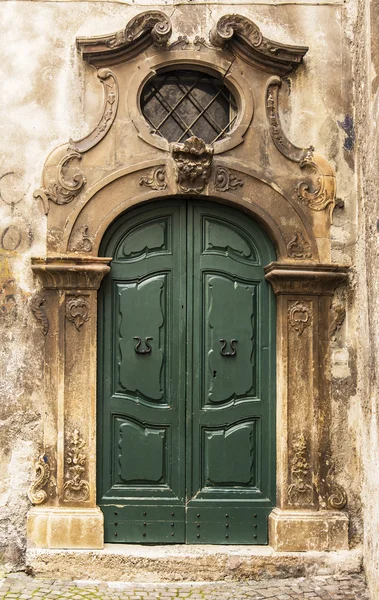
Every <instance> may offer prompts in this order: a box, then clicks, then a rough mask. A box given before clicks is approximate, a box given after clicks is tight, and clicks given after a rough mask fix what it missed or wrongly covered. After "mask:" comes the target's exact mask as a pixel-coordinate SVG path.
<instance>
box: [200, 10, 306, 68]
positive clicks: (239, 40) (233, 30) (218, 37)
mask: <svg viewBox="0 0 379 600" xmlns="http://www.w3.org/2000/svg"><path fill="white" fill-rule="evenodd" d="M209 39H210V41H211V43H212V44H213V45H214V46H216V47H217V48H223V47H224V46H225V45H226V44H227V43H228V42H229V43H230V42H232V43H233V49H234V50H236V51H237V53H238V54H241V55H242V56H243V57H244V58H245V59H246V60H247V61H248V62H249V63H254V64H255V65H256V66H259V67H260V68H266V69H267V68H269V69H270V70H271V71H272V70H274V72H275V71H276V72H277V73H280V74H285V73H289V72H290V71H292V70H293V69H294V68H296V67H297V66H298V65H299V64H300V63H301V61H302V59H303V57H304V55H305V54H306V53H307V51H308V48H306V47H305V46H290V45H285V44H280V43H278V42H274V41H272V40H269V39H267V38H265V37H263V35H262V33H261V31H260V29H259V27H258V26H257V25H256V24H255V23H253V21H250V19H248V18H246V17H243V16H241V15H224V16H223V17H221V19H219V21H218V22H217V24H216V25H215V27H213V29H212V30H211V32H210V34H209Z"/></svg>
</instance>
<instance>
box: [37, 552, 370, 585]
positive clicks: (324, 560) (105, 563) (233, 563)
mask: <svg viewBox="0 0 379 600" xmlns="http://www.w3.org/2000/svg"><path fill="white" fill-rule="evenodd" d="M26 566H27V572H28V573H29V574H33V575H35V576H36V577H42V578H43V577H45V578H48V579H52V578H58V579H59V578H64V579H85V580H86V579H94V580H98V581H135V582H149V583H151V582H152V581H153V582H161V581H162V582H164V581H171V582H172V581H222V580H243V579H247V580H248V579H250V580H263V579H272V578H282V579H283V578H287V577H307V576H314V575H339V574H352V573H359V572H361V570H362V551H361V549H353V550H344V551H340V552H275V551H274V550H273V549H272V548H270V547H269V546H254V547H249V546H186V545H170V546H140V545H127V544H105V546H104V548H103V549H102V550H64V549H63V550H61V549H59V550H45V549H30V548H29V549H28V550H27V552H26Z"/></svg>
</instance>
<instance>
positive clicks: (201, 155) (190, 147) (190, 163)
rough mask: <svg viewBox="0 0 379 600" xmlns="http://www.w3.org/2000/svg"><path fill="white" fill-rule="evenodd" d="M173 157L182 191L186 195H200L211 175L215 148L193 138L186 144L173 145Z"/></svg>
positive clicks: (177, 179)
mask: <svg viewBox="0 0 379 600" xmlns="http://www.w3.org/2000/svg"><path fill="white" fill-rule="evenodd" d="M172 155H173V158H174V161H175V164H176V168H177V177H176V182H177V183H178V187H179V189H180V191H181V192H184V193H185V194H188V193H191V192H192V193H195V194H200V193H201V192H202V191H203V190H204V188H205V186H206V185H207V184H208V181H209V178H210V175H211V168H212V158H213V147H212V146H209V145H208V144H206V143H205V142H204V141H203V140H202V139H200V138H198V137H196V136H192V137H190V138H188V140H186V141H185V142H184V144H172Z"/></svg>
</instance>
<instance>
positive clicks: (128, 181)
mask: <svg viewBox="0 0 379 600" xmlns="http://www.w3.org/2000/svg"><path fill="white" fill-rule="evenodd" d="M154 14H155V13H154ZM159 14H160V15H161V13H159ZM160 18H161V17H159V19H160ZM233 18H234V17H233ZM154 19H155V20H154ZM159 19H158V20H159ZM141 23H142V28H141V27H140V26H141ZM156 24H157V20H156V14H155V17H154V15H153V17H151V18H147V17H146V18H145V19H141V20H137V21H136V20H134V19H133V20H132V22H131V24H129V26H128V27H129V29H128V27H127V28H126V30H125V33H124V34H123V32H118V37H117V36H116V37H115V38H113V37H111V39H110V41H109V43H108V42H107V41H106V40H107V39H108V37H109V36H100V37H97V38H94V39H93V40H92V42H93V43H92V42H91V38H86V41H85V42H83V40H81V41H80V40H79V43H78V44H79V45H78V47H79V50H81V52H82V53H83V58H84V59H85V60H88V62H89V63H90V64H93V65H95V66H98V67H100V66H101V68H99V70H98V71H97V76H98V78H99V80H100V82H101V83H102V85H103V87H104V90H105V95H104V109H103V115H102V117H101V119H100V121H99V123H98V125H97V126H96V127H95V128H94V129H93V130H92V131H91V133H90V134H89V135H88V136H87V137H85V138H83V139H82V140H79V141H77V142H75V141H70V142H69V144H64V145H61V146H59V147H58V148H56V149H55V150H54V151H53V152H52V153H51V154H50V155H49V158H48V159H47V161H46V164H45V167H44V172H43V182H42V187H41V188H40V189H39V190H37V191H36V192H35V197H36V198H37V199H39V200H42V206H43V208H44V212H45V214H46V215H47V217H46V220H47V236H46V256H45V257H44V258H35V259H32V269H33V272H34V273H35V274H36V276H37V277H38V279H39V281H40V283H41V288H42V289H41V291H40V292H39V294H38V295H37V296H36V297H35V298H34V299H33V302H32V303H31V307H32V310H33V312H34V314H35V316H36V318H37V320H38V321H39V323H40V324H41V336H42V335H44V336H45V364H44V368H45V399H44V400H45V406H44V411H43V415H44V416H43V440H41V450H40V452H39V454H38V456H36V476H35V479H34V481H32V482H31V488H30V494H29V497H30V500H31V502H32V503H33V504H34V507H33V508H31V510H30V511H29V514H28V523H27V537H28V544H29V546H31V547H40V548H101V547H102V546H103V517H102V513H101V512H100V510H99V509H98V508H97V507H96V419H95V414H96V346H97V342H96V335H97V325H96V314H97V290H98V288H99V286H100V284H101V280H102V278H103V277H104V275H105V274H106V273H107V272H108V271H109V263H110V261H111V258H110V257H101V256H99V255H98V252H99V247H100V243H101V240H102V238H103V236H104V233H105V231H106V230H107V228H108V227H109V225H110V224H111V223H112V222H113V221H114V220H115V219H116V218H117V217H118V216H119V215H121V214H122V213H124V212H125V211H127V210H128V209H129V208H131V207H132V206H136V205H138V204H143V203H146V202H149V201H150V200H153V199H154V200H158V201H159V199H163V198H170V197H178V196H179V197H180V196H183V197H184V196H185V197H188V194H187V195H186V194H185V193H184V192H183V189H185V187H186V186H185V185H184V184H183V182H184V183H186V182H185V177H187V176H188V175H186V173H187V174H188V169H189V172H191V168H193V164H192V163H191V161H193V154H194V153H195V154H196V153H197V156H198V157H199V160H198V165H197V166H198V167H199V168H200V167H201V165H203V166H204V169H203V171H202V172H201V174H200V175H201V177H199V179H200V181H201V185H200V186H197V191H198V194H197V195H196V197H198V198H204V199H207V200H212V201H216V202H220V203H224V204H228V205H230V206H234V207H236V208H238V209H240V210H242V211H244V212H245V213H247V214H249V215H250V216H251V218H253V219H255V220H256V221H257V222H259V223H260V224H261V226H262V227H263V229H265V231H266V232H267V233H268V235H269V236H270V238H271V240H272V241H273V243H274V246H275V249H276V253H277V260H276V261H275V262H273V263H271V264H270V265H267V266H266V278H267V280H268V281H269V282H270V283H271V285H272V286H273V289H274V293H275V295H276V296H277V423H278V430H277V501H276V509H275V510H274V511H273V513H272V515H271V517H270V544H271V545H272V546H273V547H274V548H275V549H277V550H283V551H287V550H288V551H301V550H338V549H347V548H348V524H349V519H348V516H347V514H346V513H345V512H343V511H341V509H343V508H344V507H345V505H346V501H347V498H346V493H345V491H344V490H343V489H342V487H341V486H340V485H339V484H338V481H336V475H335V474H334V468H333V457H332V452H331V440H330V430H331V428H332V427H331V425H330V424H331V418H332V416H331V374H330V326H331V323H332V320H333V317H334V315H333V313H332V311H331V304H332V299H333V294H334V290H335V288H336V286H337V285H338V284H340V283H341V282H345V281H346V279H347V272H348V267H347V266H345V265H338V264H333V263H331V253H330V226H331V217H332V210H333V207H334V203H335V193H336V189H335V184H336V182H335V174H334V171H333V169H332V167H331V166H330V165H329V163H328V162H327V161H326V160H325V159H324V158H323V157H321V156H319V155H318V154H316V153H314V151H313V149H312V148H311V147H309V148H297V147H296V146H295V145H293V144H292V143H291V142H290V141H289V140H288V139H287V137H286V136H285V133H284V132H283V129H282V126H281V123H280V116H279V114H280V110H279V99H280V87H281V86H282V85H283V80H282V79H280V77H282V76H283V75H284V74H285V73H286V72H289V71H291V70H294V69H295V68H296V67H297V66H299V65H301V62H302V57H303V56H304V54H305V52H306V50H307V48H305V47H293V46H289V45H284V44H279V43H276V42H271V41H270V44H271V45H272V44H274V46H275V47H276V48H277V49H278V50H277V52H275V53H274V54H272V53H269V52H268V51H267V52H266V50H265V48H266V45H264V44H263V42H265V43H266V42H268V40H266V39H265V38H264V37H263V36H262V35H261V32H260V30H259V28H257V26H256V25H255V24H254V23H251V22H250V21H248V19H246V18H244V17H238V18H235V19H234V21H233V22H232V23H227V22H226V23H224V21H222V23H221V22H219V23H218V24H216V23H215V24H214V26H215V27H216V25H217V27H216V29H215V30H214V32H213V34H212V35H211V44H209V43H208V42H205V41H204V40H203V41H201V40H200V41H199V40H197V41H193V42H192V41H188V44H184V40H182V41H181V43H172V44H170V45H167V41H168V37H169V36H168V37H167V36H166V37H164V39H163V38H162V36H159V35H157V33H156V29H154V28H155V26H156ZM170 27H171V25H170V24H168V30H170ZM158 29H159V28H158ZM168 30H167V31H168ZM170 31H171V30H170ZM154 32H155V33H154ZM220 32H221V33H220ZM177 33H178V34H180V33H181V32H177ZM120 34H123V35H120ZM221 34H222V35H221ZM224 34H225V35H226V34H227V35H228V36H229V38H233V39H232V40H231V41H230V43H229V42H228V44H227V45H225V39H224V38H223V36H224ZM220 35H221V38H220ZM154 36H155V37H154ZM100 38H101V39H100ZM99 40H100V41H99ZM101 40H103V42H104V44H103V42H102V41H101ZM112 40H113V41H112ZM120 40H121V42H120ZM122 40H123V41H122ZM157 44H158V45H157ZM183 44H184V47H183ZM196 44H197V46H198V47H197V46H196ZM261 45H262V47H261ZM199 48H200V50H199ZM136 61H137V62H138V61H140V62H141V64H142V63H143V64H147V62H149V64H150V65H153V66H152V67H151V68H152V70H154V69H155V68H157V67H158V66H159V65H166V66H167V65H174V66H175V65H186V64H188V63H189V62H191V61H192V62H193V63H194V64H196V65H197V66H198V67H199V68H202V69H203V70H208V71H209V70H210V69H211V68H213V69H214V70H216V71H217V72H218V73H219V74H220V75H221V76H225V77H226V78H230V80H231V85H232V87H233V89H235V90H236V93H237V92H238V94H239V96H240V103H239V106H240V110H241V111H242V112H241V118H240V120H239V127H238V128H237V129H236V131H234V133H231V136H230V139H229V140H227V143H226V142H225V144H224V145H222V144H221V145H220V146H218V147H217V152H216V149H214V152H212V149H209V147H204V148H202V147H201V144H199V140H196V138H192V141H190V140H187V142H188V143H187V144H176V145H174V147H171V146H169V145H167V144H163V146H164V147H163V146H162V147H161V146H159V144H158V146H156V145H154V144H152V143H147V142H146V141H145V140H144V139H143V138H144V136H145V137H146V136H147V135H151V133H149V131H147V129H146V130H145V131H144V134H143V135H140V133H139V131H138V127H142V126H143V123H142V121H141V120H140V119H139V120H138V119H136V118H135V116H133V110H135V108H136V106H135V104H133V107H128V101H127V99H128V97H129V96H130V94H131V93H134V95H135V96H136V97H137V96H138V94H139V93H140V87H138V86H140V85H142V82H135V84H133V90H131V88H130V86H129V83H130V81H131V78H132V74H134V73H135V72H136ZM110 67H112V69H111V68H110ZM91 68H92V67H88V68H87V71H86V73H85V77H87V78H88V81H89V80H90V79H91V78H93V75H92V71H90V69H91ZM299 68H300V69H301V66H300V67H299ZM296 81H297V80H296V76H295V75H293V83H292V85H293V93H294V94H295V93H296ZM91 85H93V82H92V83H91ZM262 90H263V93H262ZM238 94H237V95H238ZM250 95H252V97H253V98H252V100H253V102H254V110H252V106H253V105H252V104H251V105H249V97H250ZM99 102H100V99H99ZM244 107H245V108H246V110H245V109H244ZM248 107H250V108H248ZM130 109H132V110H131V112H130ZM86 117H87V118H88V120H91V119H92V120H93V121H94V122H96V119H97V118H98V116H97V115H96V114H89V115H88V114H87V115H86ZM232 138H233V139H232ZM231 139H232V142H230V140H231ZM229 142H230V143H229ZM217 143H218V142H217ZM179 146H180V147H179ZM178 156H180V160H178ZM203 159H204V160H203ZM183 164H187V166H188V169H187V170H186V169H184V168H183ZM191 164H192V166H191ZM199 165H200V166H199ZM187 183H188V182H187ZM187 187H188V186H187Z"/></svg>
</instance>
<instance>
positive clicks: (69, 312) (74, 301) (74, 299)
mask: <svg viewBox="0 0 379 600" xmlns="http://www.w3.org/2000/svg"><path fill="white" fill-rule="evenodd" d="M66 317H67V319H68V320H69V321H71V322H72V323H74V325H75V327H76V329H77V330H78V331H80V329H81V327H82V326H83V325H84V323H85V322H86V321H88V319H89V318H90V304H89V302H88V300H87V299H86V298H85V297H84V296H70V297H69V298H68V299H67V300H66Z"/></svg>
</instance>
